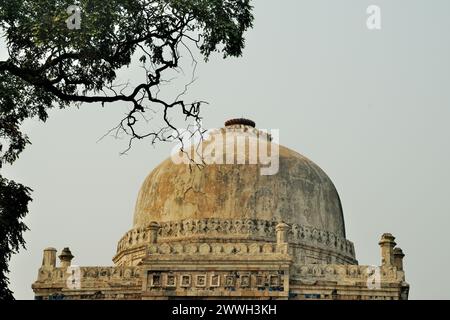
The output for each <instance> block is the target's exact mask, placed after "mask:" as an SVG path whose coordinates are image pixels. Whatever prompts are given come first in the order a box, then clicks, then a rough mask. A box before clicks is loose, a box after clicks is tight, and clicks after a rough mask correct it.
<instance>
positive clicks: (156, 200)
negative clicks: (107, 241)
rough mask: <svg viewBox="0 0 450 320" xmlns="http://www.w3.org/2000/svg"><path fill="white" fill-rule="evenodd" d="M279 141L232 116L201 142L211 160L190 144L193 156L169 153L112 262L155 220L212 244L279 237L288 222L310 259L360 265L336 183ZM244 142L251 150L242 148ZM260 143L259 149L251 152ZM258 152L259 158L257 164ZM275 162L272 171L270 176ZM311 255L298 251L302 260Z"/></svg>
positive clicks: (164, 229) (171, 236) (168, 230)
mask: <svg viewBox="0 0 450 320" xmlns="http://www.w3.org/2000/svg"><path fill="white" fill-rule="evenodd" d="M275 140H276V139H273V136H272V135H270V134H268V133H266V132H262V131H260V130H257V129H256V128H255V123H254V122H253V121H250V120H246V119H234V120H230V121H227V123H226V125H225V127H224V128H222V129H219V130H215V131H212V132H210V133H209V139H207V140H205V141H204V142H202V143H201V144H200V147H201V148H200V150H202V151H205V150H209V151H211V150H214V151H212V152H210V154H209V160H210V161H209V162H208V159H207V158H206V156H205V153H203V157H201V161H200V162H195V163H192V161H193V160H192V159H194V158H195V155H196V152H197V153H198V150H199V149H198V146H197V147H196V148H194V147H192V148H191V149H190V151H191V153H190V155H189V157H188V159H189V160H190V161H178V162H177V161H176V160H174V157H171V158H169V159H167V160H165V161H164V162H162V163H161V164H160V165H159V166H158V167H156V168H155V169H154V170H153V171H152V172H151V173H150V174H149V175H148V176H147V178H146V179H145V180H144V183H143V184H142V187H141V189H140V191H139V195H138V198H137V202H136V207H135V212H134V219H133V229H132V230H131V231H130V232H129V233H128V234H126V235H125V236H124V238H123V239H122V240H121V241H120V242H119V247H118V255H116V257H115V258H114V261H115V262H116V263H120V262H121V261H122V262H123V261H125V260H126V259H125V257H126V256H127V254H126V252H127V250H128V249H129V248H130V247H133V246H134V247H136V246H137V247H139V245H141V246H142V244H143V242H145V240H142V238H143V237H146V236H147V235H146V234H145V232H146V230H148V228H149V226H150V225H152V224H154V223H157V224H159V225H160V227H161V229H160V230H159V234H160V237H161V239H162V241H167V242H171V241H177V242H179V241H183V239H184V240H186V241H192V239H198V240H199V241H200V240H201V241H205V239H208V241H210V242H214V241H228V240H230V239H233V241H239V240H242V241H244V240H245V241H250V240H252V239H253V240H254V241H268V239H270V238H271V237H274V228H275V225H276V224H277V223H279V222H284V223H286V224H288V225H290V226H291V231H290V233H291V238H295V239H294V240H296V241H297V242H298V248H299V249H301V248H303V247H305V246H307V247H313V248H316V249H317V250H315V252H317V255H315V254H312V255H310V256H311V258H310V261H315V259H316V260H318V261H324V262H330V261H340V262H343V263H355V262H356V260H354V249H353V244H352V243H351V242H349V241H347V240H346V239H345V237H346V234H345V224H344V217H343V212H342V206H341V201H340V198H339V195H338V192H337V191H336V188H335V186H334V185H333V182H332V181H331V180H330V178H329V177H328V176H327V174H326V173H325V172H324V171H323V170H322V169H321V168H320V167H319V166H318V165H316V164H315V163H314V162H312V161H311V160H309V159H308V158H306V157H304V156H303V155H301V154H299V153H297V152H295V151H293V150H291V149H289V148H286V147H284V146H281V145H279V144H277V143H276V142H277V141H275ZM218 141H219V142H220V143H217V142H218ZM239 141H240V142H239ZM267 141H268V142H267ZM264 142H267V146H268V150H269V151H270V152H268V153H267V157H266V158H265V161H266V162H263V161H262V158H261V155H262V153H261V150H263V149H264V148H266V145H264V144H263V143H264ZM242 145H245V148H244V149H239V146H242ZM255 145H257V146H258V147H257V149H255V150H257V151H255V150H253V149H254V148H253V149H252V146H255ZM240 150H243V151H242V153H243V155H241V156H240V155H239V152H240ZM252 150H253V151H252ZM192 151H194V152H192ZM264 151H265V150H264ZM222 152H223V154H222ZM254 153H256V159H257V161H253V162H252V160H254V159H255V155H254ZM230 154H231V155H232V157H231V158H229V155H230ZM178 156H179V157H178V158H179V159H182V157H183V156H186V155H185V154H182V153H179V154H178ZM179 159H178V160H179ZM205 159H207V160H205ZM211 159H212V160H214V161H212V160H211ZM217 159H221V160H220V161H217ZM230 159H231V160H232V161H229V160H230ZM222 160H223V161H222ZM267 160H271V161H267ZM197 161H198V160H197ZM205 161H206V162H208V163H206V164H205ZM180 162H182V163H180ZM269 162H272V163H269ZM188 163H189V164H188ZM270 166H271V167H272V172H269V174H267V173H266V174H264V170H266V171H269V170H268V168H269V167H270ZM267 237H269V238H267ZM294 242H295V241H294ZM294 247H295V245H294ZM135 251H136V250H135ZM300 251H301V250H300ZM306 256H308V255H307V254H300V253H299V259H302V261H305V259H306ZM331 257H332V258H331Z"/></svg>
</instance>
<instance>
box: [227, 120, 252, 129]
mask: <svg viewBox="0 0 450 320" xmlns="http://www.w3.org/2000/svg"><path fill="white" fill-rule="evenodd" d="M236 125H243V126H249V127H252V128H256V123H255V122H254V121H252V120H249V119H244V118H239V119H231V120H228V121H227V122H225V127H231V126H236Z"/></svg>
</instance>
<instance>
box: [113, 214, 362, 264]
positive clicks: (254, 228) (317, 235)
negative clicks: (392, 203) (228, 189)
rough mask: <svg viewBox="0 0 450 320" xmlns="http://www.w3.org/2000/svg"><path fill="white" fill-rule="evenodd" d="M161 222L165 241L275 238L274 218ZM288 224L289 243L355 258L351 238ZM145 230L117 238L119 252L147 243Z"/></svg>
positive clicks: (163, 240)
mask: <svg viewBox="0 0 450 320" xmlns="http://www.w3.org/2000/svg"><path fill="white" fill-rule="evenodd" d="M160 225H161V228H160V229H159V231H158V240H159V241H161V242H167V241H171V240H173V239H177V240H181V239H183V238H187V239H191V238H195V237H201V238H214V237H218V236H220V237H221V238H227V237H229V238H231V239H248V240H264V241H271V242H274V241H275V234H276V231H275V227H276V225H277V222H276V221H267V220H256V219H242V220H231V219H230V220H228V219H217V218H213V219H198V220H195V219H187V220H181V221H173V222H164V223H161V224H160ZM290 226H291V228H290V231H289V234H288V240H289V243H290V244H299V245H308V246H313V247H323V248H326V249H328V250H331V251H334V252H338V253H340V254H342V255H344V256H346V257H348V258H350V259H354V247H353V243H352V242H350V241H348V240H346V239H344V238H341V237H338V236H337V235H335V234H333V233H331V232H328V231H325V230H319V229H316V228H312V227H309V226H303V225H298V224H292V225H290ZM148 234H149V230H148V227H147V229H146V228H137V229H133V230H131V231H129V232H128V233H127V234H125V236H124V237H122V239H121V240H120V241H119V244H118V246H117V251H118V253H119V252H122V251H124V250H126V249H127V248H130V247H135V246H144V245H147V244H148V241H149V240H148ZM173 249H174V248H173ZM224 249H226V248H224ZM235 249H236V250H238V251H239V250H243V251H245V250H253V251H252V252H256V251H257V249H256V247H252V248H247V249H246V248H244V247H240V248H235ZM214 250H219V249H218V248H213V252H215V251H214ZM175 251H176V252H179V251H180V250H179V248H177V249H176V250H175Z"/></svg>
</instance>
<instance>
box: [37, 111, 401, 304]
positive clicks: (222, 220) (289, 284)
mask: <svg viewBox="0 0 450 320" xmlns="http://www.w3.org/2000/svg"><path fill="white" fill-rule="evenodd" d="M228 123H229V124H228V126H227V127H226V128H224V129H221V130H216V131H214V133H213V135H214V134H215V135H223V134H227V133H231V136H232V137H234V138H236V137H237V138H239V137H240V138H255V137H257V138H258V137H259V136H266V134H265V133H261V132H260V131H259V130H257V129H255V128H253V127H252V125H251V124H252V122H251V121H248V120H246V121H242V123H240V121H239V120H235V121H232V122H228ZM244 140H245V139H244ZM205 143H210V142H205ZM271 145H272V147H273V145H274V142H273V141H272V142H271ZM225 149H226V150H227V152H230V151H234V150H235V148H234V144H233V143H232V142H230V141H227V142H226V143H225ZM279 150H280V159H279V160H280V172H279V173H278V174H277V175H274V176H265V177H261V176H259V174H258V169H259V165H208V166H206V167H205V168H203V169H198V168H194V169H193V170H192V168H190V167H189V166H187V165H176V164H174V163H172V162H171V161H170V159H169V160H167V161H165V162H163V163H162V164H161V165H160V166H158V167H157V168H156V169H155V170H154V171H153V172H152V173H151V174H150V175H149V176H148V177H147V179H146V180H145V182H144V184H143V186H142V188H141V190H140V192H139V196H138V200H137V204H136V210H135V214H134V224H133V227H132V229H131V230H130V231H128V232H127V233H125V235H124V236H123V237H122V238H121V239H120V240H119V242H118V245H117V252H116V254H115V256H114V257H113V262H114V266H113V267H76V266H72V259H73V255H72V253H71V252H70V250H69V249H68V248H64V250H63V251H62V253H61V254H60V255H59V259H60V261H61V263H60V266H59V267H57V264H56V260H57V257H56V250H55V249H53V248H48V249H45V250H44V257H43V263H42V266H41V268H40V269H39V273H38V279H37V281H36V282H35V283H34V284H33V286H32V287H33V290H34V292H35V296H36V299H174V298H204V299H218V298H221V299H224V298H230V299H269V298H270V299H297V300H299V299H300V300H301V299H407V297H408V290H409V285H408V284H407V283H406V282H405V275H404V271H403V258H404V254H403V252H402V250H401V249H400V248H398V247H396V243H395V242H394V237H393V236H392V235H391V234H384V235H383V236H382V238H381V240H380V242H379V245H380V247H381V257H382V259H380V260H381V263H380V266H378V267H373V266H361V265H358V262H357V260H356V257H355V249H354V245H353V243H352V242H351V241H349V240H347V239H346V232H345V225H344V217H343V212H342V206H341V202H340V199H339V195H338V193H337V191H336V189H335V187H334V185H333V183H332V182H331V180H330V179H329V178H328V176H327V175H326V174H325V173H324V172H323V171H322V170H321V169H320V168H319V167H318V166H317V165H315V164H314V163H313V162H312V161H310V160H309V159H307V158H305V157H303V156H302V155H299V154H298V153H296V152H294V151H292V150H289V149H287V148H284V147H282V146H279ZM246 157H249V155H248V154H246Z"/></svg>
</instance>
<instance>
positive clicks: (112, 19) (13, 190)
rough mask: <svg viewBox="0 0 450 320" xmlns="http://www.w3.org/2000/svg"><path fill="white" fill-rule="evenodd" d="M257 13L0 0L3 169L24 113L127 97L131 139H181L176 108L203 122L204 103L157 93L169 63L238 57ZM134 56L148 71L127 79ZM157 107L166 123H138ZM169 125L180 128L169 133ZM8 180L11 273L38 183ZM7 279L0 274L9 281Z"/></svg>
mask: <svg viewBox="0 0 450 320" xmlns="http://www.w3.org/2000/svg"><path fill="white" fill-rule="evenodd" d="M74 4H75V5H78V6H79V7H80V8H81V29H75V30H71V29H69V28H68V26H67V23H66V20H67V19H68V18H69V16H70V14H68V12H67V8H68V7H69V6H70V5H74ZM252 21H253V15H252V6H251V4H250V0H78V1H75V0H1V1H0V32H1V36H2V38H3V40H4V43H6V49H7V52H8V58H7V59H5V60H3V61H2V60H0V143H1V144H0V168H1V166H2V165H3V164H6V163H8V164H12V163H13V162H14V161H15V160H16V159H17V158H18V156H19V155H20V153H21V152H22V151H23V150H24V148H25V147H26V145H27V144H28V143H30V141H29V139H28V137H27V136H26V135H25V134H24V133H23V132H22V131H21V124H22V123H23V121H24V120H26V119H29V118H38V119H40V120H42V121H45V120H46V119H47V117H48V111H49V109H51V108H54V107H57V108H67V107H69V106H73V105H79V104H82V103H101V104H102V105H107V104H111V103H114V102H122V103H124V104H127V105H129V111H128V112H127V114H126V116H125V117H124V118H123V119H120V121H119V125H118V126H117V128H116V129H117V130H120V131H121V132H123V133H125V134H127V135H129V137H130V145H129V146H130V147H131V143H132V142H133V140H135V139H143V138H150V139H151V141H152V143H154V142H156V141H165V140H168V139H177V138H179V137H178V134H177V133H178V129H177V127H176V126H175V125H174V124H173V123H172V122H171V118H170V117H169V115H168V112H169V110H175V111H176V112H178V114H180V115H183V117H184V118H185V119H190V120H193V121H195V122H197V123H198V122H199V121H200V119H201V116H200V111H201V107H202V105H203V104H204V102H203V101H201V100H195V101H184V100H182V99H181V97H182V95H180V96H179V97H177V98H176V99H174V100H173V99H172V100H170V101H168V100H167V99H163V98H161V97H160V96H159V95H158V92H159V87H160V85H161V84H162V83H163V82H164V81H167V80H168V79H165V75H166V74H167V72H168V71H170V70H178V69H179V68H180V58H181V55H180V49H181V47H184V48H188V50H189V52H190V53H191V49H190V48H194V49H195V50H198V53H199V54H200V55H201V56H202V57H203V58H204V59H205V60H206V61H207V60H208V58H209V57H210V55H211V54H212V53H214V52H221V53H222V54H223V56H224V57H225V58H226V57H230V56H232V57H239V56H241V55H242V51H243V48H244V44H245V41H244V34H245V31H246V30H248V29H249V28H251V27H252ZM135 60H137V61H135ZM133 62H138V63H140V64H141V65H142V66H143V69H144V72H145V77H143V78H144V79H145V80H144V81H142V83H139V84H136V85H134V86H132V87H130V86H129V85H126V84H125V85H123V84H120V83H119V80H120V79H118V76H117V74H118V71H119V70H120V69H122V68H124V67H128V66H130V64H132V63H133ZM154 109H158V110H160V111H161V115H162V120H163V123H164V126H163V127H161V128H160V129H159V130H157V131H152V130H146V131H142V130H138V129H137V123H138V122H139V121H140V120H141V119H145V113H146V112H149V110H154ZM168 130H170V132H175V134H173V133H172V134H169V135H167V132H168ZM1 179H2V180H1V181H2V182H1V184H0V187H1V189H0V192H1V195H0V196H1V199H2V201H3V203H0V209H1V212H0V213H1V215H2V216H1V219H2V228H3V224H4V226H5V227H4V228H5V230H6V231H5V234H4V233H1V234H0V236H1V237H2V238H1V239H0V241H2V251H1V252H0V276H3V277H5V273H6V272H7V261H8V260H9V258H10V254H11V252H15V251H17V249H18V246H20V245H23V239H22V236H21V235H22V232H23V231H24V230H25V226H24V225H23V224H20V222H19V221H20V219H21V218H23V217H24V215H25V214H26V212H27V204H28V202H29V200H30V198H29V193H30V190H29V189H27V188H26V187H24V186H22V185H20V184H16V183H14V182H10V181H7V180H6V179H4V178H1ZM10 201H16V206H11V202H10ZM8 228H10V229H8ZM2 232H3V229H2ZM8 232H10V233H8ZM3 249H4V250H3ZM3 266H6V267H3ZM4 279H6V278H4ZM5 284H6V282H1V278H0V286H3V285H5ZM0 292H2V291H0ZM0 297H1V296H0Z"/></svg>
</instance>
